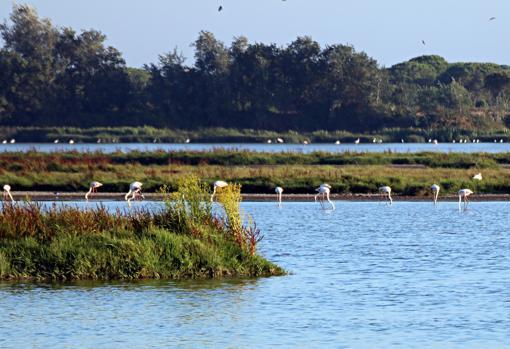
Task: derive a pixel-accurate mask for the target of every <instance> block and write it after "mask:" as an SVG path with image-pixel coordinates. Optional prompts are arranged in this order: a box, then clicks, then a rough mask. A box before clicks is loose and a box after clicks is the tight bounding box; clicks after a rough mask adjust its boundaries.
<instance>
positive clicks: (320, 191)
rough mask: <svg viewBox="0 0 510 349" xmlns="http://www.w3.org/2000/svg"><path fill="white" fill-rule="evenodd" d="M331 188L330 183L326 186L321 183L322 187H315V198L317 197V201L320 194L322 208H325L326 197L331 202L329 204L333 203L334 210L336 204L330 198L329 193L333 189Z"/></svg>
mask: <svg viewBox="0 0 510 349" xmlns="http://www.w3.org/2000/svg"><path fill="white" fill-rule="evenodd" d="M326 185H328V184H326ZM330 188H331V187H329V185H328V186H324V185H323V184H321V186H320V187H318V188H316V189H315V191H316V192H317V194H316V195H315V197H314V199H315V201H317V197H318V196H319V195H320V203H321V206H322V208H324V204H323V202H324V198H326V200H327V202H329V204H330V205H331V209H332V210H334V209H335V204H334V203H333V202H332V201H331V200H330V199H329V193H330V191H331V189H330Z"/></svg>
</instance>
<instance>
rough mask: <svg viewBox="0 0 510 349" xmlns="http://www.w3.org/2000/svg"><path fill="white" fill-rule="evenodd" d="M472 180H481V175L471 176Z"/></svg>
mask: <svg viewBox="0 0 510 349" xmlns="http://www.w3.org/2000/svg"><path fill="white" fill-rule="evenodd" d="M473 179H476V180H477V181H481V180H482V174H481V173H477V174H475V175H474V176H473Z"/></svg>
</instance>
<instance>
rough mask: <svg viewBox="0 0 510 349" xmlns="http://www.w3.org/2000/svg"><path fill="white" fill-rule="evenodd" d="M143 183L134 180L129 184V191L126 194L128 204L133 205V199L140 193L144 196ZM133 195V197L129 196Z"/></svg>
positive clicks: (125, 198)
mask: <svg viewBox="0 0 510 349" xmlns="http://www.w3.org/2000/svg"><path fill="white" fill-rule="evenodd" d="M142 185H143V184H142V183H141V182H133V183H131V184H130V185H129V191H128V192H127V194H126V195H125V196H124V200H126V201H127V203H128V206H131V200H134V199H136V196H137V195H139V196H141V197H142V198H143V195H142V194H141V191H142ZM129 195H131V197H129Z"/></svg>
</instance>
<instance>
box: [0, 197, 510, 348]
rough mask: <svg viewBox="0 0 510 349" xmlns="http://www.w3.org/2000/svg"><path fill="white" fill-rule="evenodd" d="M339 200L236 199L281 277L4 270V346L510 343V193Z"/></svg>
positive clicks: (0, 335)
mask: <svg viewBox="0 0 510 349" xmlns="http://www.w3.org/2000/svg"><path fill="white" fill-rule="evenodd" d="M108 204H109V205H110V203H108ZM115 204H119V203H111V205H115ZM335 205H336V206H337V209H336V210H335V211H330V212H324V211H322V210H320V209H319V205H318V204H315V203H313V202H308V203H295V202H293V203H287V202H284V203H283V207H282V208H281V209H278V207H277V205H276V204H275V203H268V202H266V203H251V202H249V203H243V208H244V209H245V211H246V212H248V213H250V214H251V215H252V216H253V217H254V219H255V220H256V221H257V224H258V226H259V227H260V228H261V230H262V231H263V232H264V235H265V237H264V239H263V240H262V242H261V244H260V253H261V254H263V255H264V256H266V257H267V258H269V259H270V260H272V261H274V262H276V263H278V264H279V265H281V266H282V267H284V268H285V269H286V270H288V271H290V274H289V275H287V276H283V277H273V278H261V279H241V280H239V279H222V280H186V281H165V280H143V281H132V282H125V281H121V282H90V281H79V282H73V283H65V284H58V283H53V284H44V283H42V284H41V283H27V282H19V283H16V282H3V283H0V308H1V309H2V320H3V321H0V347H1V348H22V347H27V348H32V347H76V346H77V343H79V346H80V347H89V348H114V347H120V346H124V347H129V348H131V347H175V346H177V347H204V346H205V347H218V348H224V347H242V348H244V347H253V348H260V347H266V348H269V347H275V346H283V347H293V348H294V347H334V348H339V347H346V348H347V347H349V348H351V347H363V348H364V347H372V348H373V347H399V346H400V347H403V348H410V347H411V348H412V347H415V348H424V347H441V348H443V347H448V348H451V347H458V348H466V347H476V348H488V347H497V348H502V347H509V346H510V336H509V334H508V328H510V318H509V317H508V314H509V313H510V256H509V254H508V250H509V249H510V236H509V233H508V232H509V231H510V229H509V225H510V223H509V220H508V211H509V209H510V203H508V202H483V203H478V202H474V203H471V204H470V206H469V208H468V209H467V210H466V211H463V212H459V211H458V206H457V203H452V202H440V203H438V205H437V206H434V205H433V204H432V203H429V202H396V203H395V204H394V205H393V206H387V205H382V204H378V203H375V202H342V201H336V202H335ZM112 207H114V206H112Z"/></svg>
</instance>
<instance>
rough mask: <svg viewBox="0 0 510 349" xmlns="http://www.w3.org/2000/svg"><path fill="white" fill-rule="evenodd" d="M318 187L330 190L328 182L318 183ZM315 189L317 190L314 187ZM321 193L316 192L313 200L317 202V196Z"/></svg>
mask: <svg viewBox="0 0 510 349" xmlns="http://www.w3.org/2000/svg"><path fill="white" fill-rule="evenodd" d="M319 188H327V189H329V190H330V191H331V185H329V184H328V183H322V184H321V185H319ZM315 191H318V190H317V189H315ZM321 194H324V193H321V192H319V193H317V194H316V195H315V196H314V201H315V202H317V197H318V196H319V195H321Z"/></svg>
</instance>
